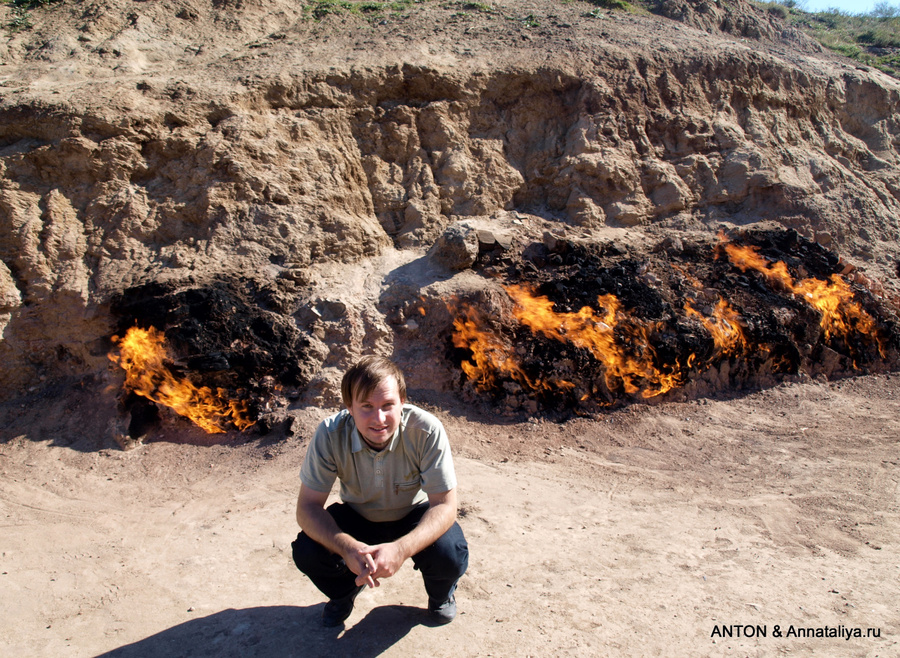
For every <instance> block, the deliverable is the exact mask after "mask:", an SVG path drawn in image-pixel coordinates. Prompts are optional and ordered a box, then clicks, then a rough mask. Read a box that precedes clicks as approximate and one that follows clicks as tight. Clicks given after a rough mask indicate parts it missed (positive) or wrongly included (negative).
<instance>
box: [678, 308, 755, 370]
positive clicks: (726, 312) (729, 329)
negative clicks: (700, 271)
mask: <svg viewBox="0 0 900 658" xmlns="http://www.w3.org/2000/svg"><path fill="white" fill-rule="evenodd" d="M684 311H685V313H687V315H688V317H696V318H697V319H698V320H699V321H700V323H701V324H702V325H703V326H704V328H705V329H706V330H707V331H708V332H709V334H710V336H712V339H713V342H714V343H715V346H716V353H715V356H724V355H727V354H737V353H740V352H744V351H746V350H747V338H746V337H745V336H744V330H743V328H742V327H741V325H740V317H741V316H740V315H739V314H738V312H737V311H735V310H734V309H733V308H731V306H729V304H728V302H727V301H725V300H724V299H722V298H721V297H719V301H718V302H717V303H716V307H715V308H714V309H713V314H712V317H707V316H705V315H702V314H700V313H699V312H698V311H697V310H695V309H694V307H693V306H691V303H690V302H685V303H684ZM691 356H694V355H693V354H692V355H691ZM688 365H689V366H690V365H691V364H690V361H689V363H688Z"/></svg>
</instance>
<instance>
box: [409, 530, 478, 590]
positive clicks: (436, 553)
mask: <svg viewBox="0 0 900 658" xmlns="http://www.w3.org/2000/svg"><path fill="white" fill-rule="evenodd" d="M413 560H414V562H415V563H416V566H417V567H418V568H419V570H420V571H421V572H422V574H423V575H425V576H426V577H427V576H432V575H433V576H437V577H440V578H452V579H454V580H455V579H458V578H459V577H460V576H462V575H463V574H464V573H465V572H466V569H467V568H468V566H469V545H468V543H467V542H466V538H465V536H463V533H462V529H461V528H460V527H459V525H458V524H454V525H453V527H451V528H450V530H448V531H447V532H446V533H444V535H443V536H441V537H440V538H439V539H438V540H437V541H436V542H435V543H434V544H432V545H431V546H429V547H428V548H426V549H424V550H423V551H422V552H421V553H419V554H418V555H416V556H415V557H414V558H413Z"/></svg>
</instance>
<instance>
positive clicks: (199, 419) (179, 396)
mask: <svg viewBox="0 0 900 658" xmlns="http://www.w3.org/2000/svg"><path fill="white" fill-rule="evenodd" d="M113 342H114V343H115V344H116V345H117V346H118V348H119V353H118V354H114V353H110V354H109V358H110V360H111V361H113V362H114V363H116V364H118V365H119V366H121V367H122V369H123V370H125V388H126V389H127V390H129V391H133V392H134V393H137V394H138V395H141V396H143V397H145V398H148V399H150V400H152V401H153V402H156V403H158V404H162V405H165V406H167V407H171V408H172V409H173V410H175V412H177V413H178V414H180V415H182V416H186V417H187V418H189V419H190V420H192V421H193V422H194V423H195V424H197V425H199V426H200V427H201V428H203V429H204V430H206V431H207V432H209V433H210V434H215V433H221V432H224V431H225V430H224V429H223V425H224V424H225V423H229V422H230V423H231V424H233V425H234V426H235V427H237V428H238V429H240V430H243V429H246V428H248V427H250V426H251V425H253V421H251V420H249V419H248V418H247V413H248V410H247V405H246V403H244V402H242V401H237V400H228V399H226V397H225V391H224V390H223V389H217V390H216V391H213V390H212V389H211V388H209V387H208V386H196V385H195V384H193V383H192V382H190V381H189V380H187V379H179V378H177V377H175V376H174V375H173V374H172V373H171V371H170V370H169V369H168V367H166V365H165V360H166V357H167V354H166V344H165V343H166V339H165V336H164V335H163V333H162V332H160V331H158V330H156V329H155V328H153V327H150V328H149V329H139V328H138V327H132V328H131V329H129V330H128V332H127V333H126V334H125V337H124V338H119V337H118V336H114V337H113Z"/></svg>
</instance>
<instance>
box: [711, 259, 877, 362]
mask: <svg viewBox="0 0 900 658" xmlns="http://www.w3.org/2000/svg"><path fill="white" fill-rule="evenodd" d="M725 252H726V253H727V254H728V258H729V260H730V261H731V263H732V264H733V265H734V266H735V267H737V268H739V269H740V270H741V271H742V272H746V271H747V270H755V271H757V272H759V273H761V274H762V275H763V276H765V277H766V279H768V280H769V281H770V282H771V283H774V284H776V285H778V286H781V287H782V288H784V289H785V290H787V291H789V292H791V293H793V294H794V295H796V296H797V297H798V298H799V299H802V300H803V301H804V302H806V303H807V304H809V305H810V306H812V307H813V308H814V309H816V310H817V311H818V312H819V313H820V314H821V320H820V326H821V327H822V333H823V335H824V337H825V340H830V339H831V338H832V337H833V336H843V337H846V336H849V335H850V334H851V333H853V332H858V333H860V334H863V335H865V336H874V337H875V338H876V339H878V335H877V332H876V330H875V329H876V326H875V320H874V319H873V318H872V316H871V315H869V314H868V313H866V311H865V310H864V309H863V308H862V307H861V306H860V305H859V304H858V303H857V302H855V301H854V300H853V291H852V290H851V289H850V285H849V284H848V283H847V282H846V281H844V280H843V279H842V278H841V277H840V275H838V274H832V275H831V276H830V277H829V279H828V280H827V281H823V280H821V279H812V278H808V279H800V280H795V279H794V278H793V277H792V276H791V275H790V273H789V272H788V268H787V264H786V263H784V262H783V261H777V262H774V263H773V262H770V261H768V260H767V259H766V258H764V257H763V256H762V255H760V253H759V252H758V250H757V249H756V248H755V247H753V246H752V245H748V246H745V247H742V246H739V245H736V244H734V243H733V242H726V243H725ZM878 349H879V352H880V353H881V356H882V357H884V356H885V353H884V346H883V345H882V344H881V340H878Z"/></svg>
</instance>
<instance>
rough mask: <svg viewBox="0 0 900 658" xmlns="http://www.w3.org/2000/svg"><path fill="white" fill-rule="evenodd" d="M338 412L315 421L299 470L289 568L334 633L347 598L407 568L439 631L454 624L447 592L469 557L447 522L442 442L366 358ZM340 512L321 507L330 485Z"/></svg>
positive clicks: (450, 494) (397, 374) (449, 477)
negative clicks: (311, 589) (321, 598)
mask: <svg viewBox="0 0 900 658" xmlns="http://www.w3.org/2000/svg"><path fill="white" fill-rule="evenodd" d="M341 397H342V398H343V402H344V406H345V407H346V409H344V410H343V411H341V412H340V413H337V414H335V415H333V416H331V417H329V418H327V419H326V420H324V421H323V422H322V423H321V424H320V425H319V427H318V429H317V430H316V434H315V436H314V437H313V439H312V441H311V442H310V445H309V448H308V449H307V453H306V459H305V460H304V462H303V466H302V468H301V470H300V495H299V496H298V498H297V523H299V524H300V527H301V528H302V532H300V534H298V535H297V539H296V540H295V541H294V542H293V544H292V547H293V557H294V563H295V564H296V565H297V568H298V569H300V571H302V572H303V573H304V574H306V575H307V576H308V577H309V578H310V580H312V582H313V584H314V585H315V586H316V587H318V588H319V590H321V591H322V593H323V594H325V595H326V596H327V597H328V598H329V601H328V603H326V604H325V609H324V610H323V612H322V623H323V625H325V626H339V625H341V624H342V623H343V622H344V620H345V619H347V617H349V616H350V613H351V612H352V611H353V602H354V600H355V599H356V596H357V594H359V592H360V591H361V590H362V589H363V587H365V586H366V585H368V586H369V587H377V586H378V585H380V582H379V581H380V580H381V579H383V578H390V577H391V576H393V575H394V574H395V573H397V571H398V570H399V569H400V567H401V565H402V564H403V563H404V562H405V561H406V560H407V559H409V558H412V561H413V564H414V565H415V568H416V569H418V570H419V571H421V572H422V578H423V580H424V581H425V591H426V593H427V594H428V610H429V613H430V615H431V617H432V619H433V620H434V621H435V622H436V623H439V624H446V623H449V622H451V621H453V619H454V617H455V616H456V596H455V592H456V584H457V581H458V580H459V579H460V577H461V576H462V575H463V574H464V573H465V571H466V567H467V566H468V561H469V548H468V545H467V544H466V539H465V537H464V536H463V532H462V529H461V528H460V527H459V524H458V523H457V522H456V510H457V499H456V475H455V472H454V470H453V458H452V456H451V454H450V444H449V442H448V440H447V433H446V432H445V431H444V426H443V425H442V424H441V422H440V421H439V420H438V419H437V418H435V417H434V416H432V415H431V414H430V413H428V412H427V411H424V410H422V409H419V408H418V407H415V406H413V405H410V404H406V383H405V381H404V378H403V373H402V372H401V371H400V369H399V368H398V367H397V366H396V365H395V364H394V363H393V362H391V361H389V360H388V359H385V358H383V357H377V356H369V357H364V358H363V359H361V360H360V361H359V362H358V363H357V364H356V365H354V366H353V367H352V368H350V370H348V371H347V372H346V374H345V375H344V378H343V380H342V381H341ZM336 478H337V479H340V481H341V490H340V495H341V501H342V502H341V503H334V504H332V505H330V506H329V507H328V508H327V509H326V508H325V502H326V500H327V498H328V494H329V492H330V491H331V486H332V485H333V484H334V481H335V479H336Z"/></svg>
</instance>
